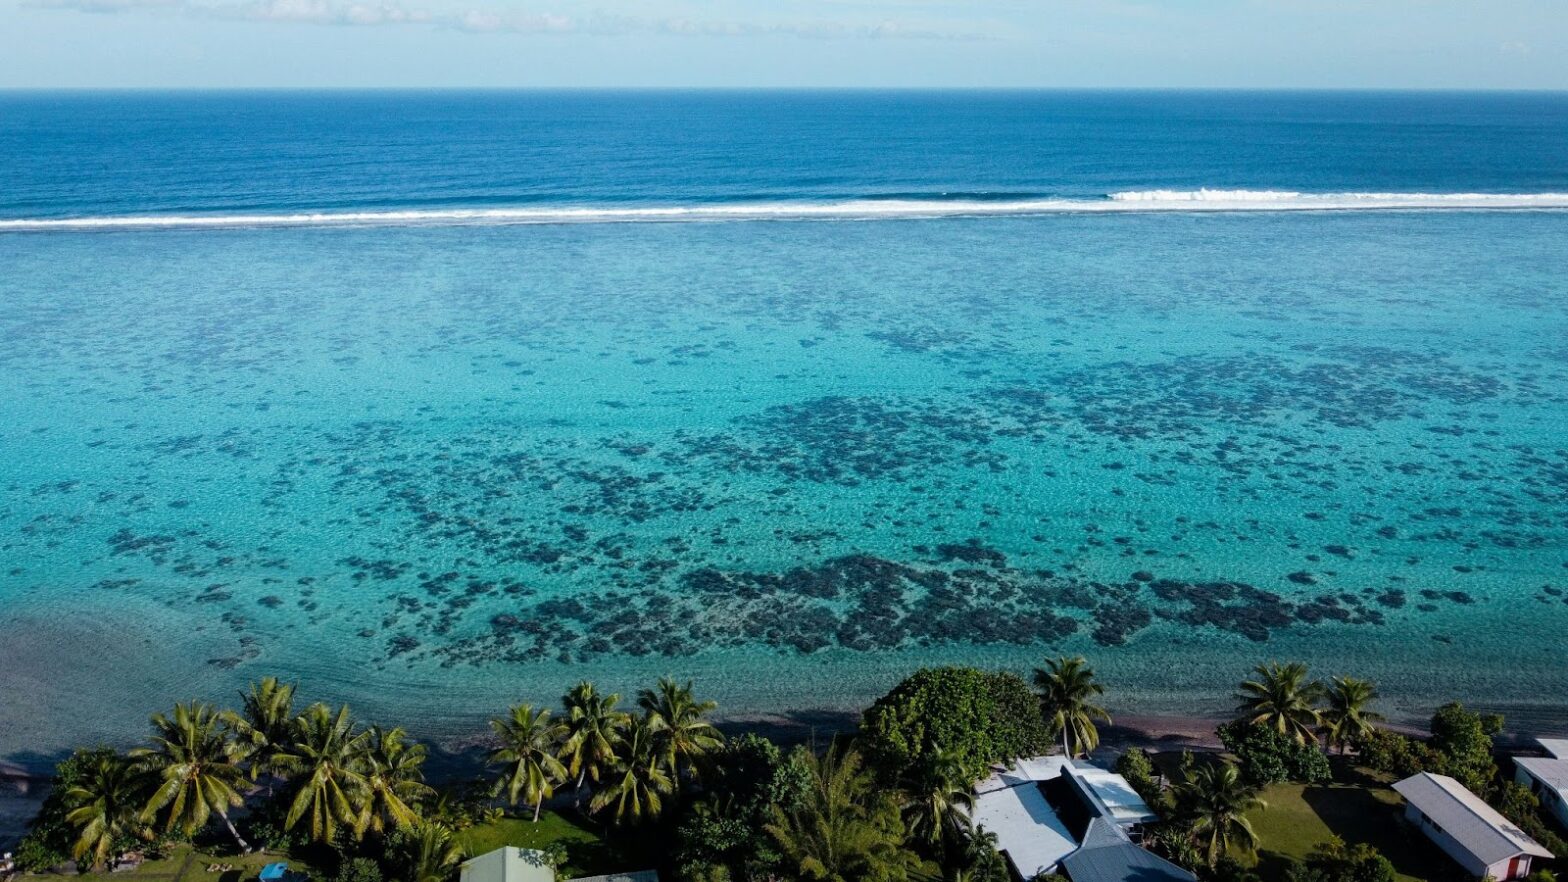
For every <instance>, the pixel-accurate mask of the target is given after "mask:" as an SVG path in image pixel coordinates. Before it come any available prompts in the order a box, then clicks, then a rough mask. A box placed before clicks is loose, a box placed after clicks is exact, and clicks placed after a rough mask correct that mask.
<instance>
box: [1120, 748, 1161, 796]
mask: <svg viewBox="0 0 1568 882" xmlns="http://www.w3.org/2000/svg"><path fill="white" fill-rule="evenodd" d="M1116 774H1118V775H1121V776H1122V777H1123V778H1126V779H1127V783H1128V784H1130V785H1132V789H1133V790H1134V791H1136V792H1137V794H1138V795H1139V796H1141V797H1143V801H1144V802H1145V803H1148V804H1149V805H1150V806H1154V807H1158V806H1159V805H1161V804H1162V803H1164V802H1165V791H1164V790H1162V789H1161V788H1160V782H1159V781H1158V780H1157V779H1156V778H1155V776H1154V762H1153V761H1152V760H1150V759H1149V753H1148V751H1145V750H1142V749H1140V748H1136V747H1135V748H1133V749H1132V750H1129V751H1127V752H1126V753H1124V754H1122V755H1121V756H1119V757H1117V758H1116Z"/></svg>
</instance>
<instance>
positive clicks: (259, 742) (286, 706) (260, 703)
mask: <svg viewBox="0 0 1568 882" xmlns="http://www.w3.org/2000/svg"><path fill="white" fill-rule="evenodd" d="M223 721H224V723H225V724H226V725H228V727H229V728H230V729H233V730H234V735H235V738H236V740H238V741H239V742H240V744H242V745H243V746H245V748H246V749H247V751H248V756H247V757H246V758H247V759H248V760H249V762H250V779H251V780H252V781H255V780H256V779H257V778H259V777H261V776H262V775H271V774H275V773H277V772H278V771H279V769H278V768H277V758H278V756H279V755H280V754H282V753H284V752H285V751H286V750H287V748H288V744H289V738H290V736H291V735H292V733H293V731H294V684H292V683H284V682H282V681H280V680H279V679H278V678H277V677H263V678H262V679H261V680H260V681H258V682H255V683H252V684H250V689H249V691H247V692H243V693H241V694H240V710H239V711H238V712H235V711H224V712H223ZM268 792H269V793H270V792H271V788H270V787H269V788H268Z"/></svg>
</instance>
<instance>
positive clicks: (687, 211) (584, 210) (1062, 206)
mask: <svg viewBox="0 0 1568 882" xmlns="http://www.w3.org/2000/svg"><path fill="white" fill-rule="evenodd" d="M1562 209H1568V193H1299V192H1294V191H1287V190H1212V189H1199V190H1128V191H1122V192H1116V193H1110V194H1107V195H1105V196H1103V197H1100V198H1093V199H1081V198H1080V199H1016V200H974V199H854V200H843V201H824V202H732V203H711V204H699V205H667V206H636V207H630V206H626V207H623V206H579V207H570V206H560V207H548V208H544V207H531V208H449V209H409V210H388V211H326V210H322V211H308V212H291V213H277V214H259V213H252V214H147V215H109V216H97V217H70V218H13V219H0V232H46V231H51V230H55V231H76V232H91V231H107V230H151V229H202V228H226V227H318V226H456V225H464V224H473V225H503V224H571V223H660V222H664V223H670V222H676V223H679V222H687V223H693V222H696V223H700V222H726V221H769V220H773V221H789V220H898V219H911V220H913V219H921V218H944V217H953V218H957V217H1003V216H1027V215H1044V214H1062V213H1075V212H1084V213H1089V212H1260V211H1275V212H1278V211H1380V210H1382V211H1541V210H1562Z"/></svg>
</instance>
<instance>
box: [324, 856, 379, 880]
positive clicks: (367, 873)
mask: <svg viewBox="0 0 1568 882" xmlns="http://www.w3.org/2000/svg"><path fill="white" fill-rule="evenodd" d="M333 882H382V876H381V865H380V864H378V863H376V862H375V861H373V860H371V859H370V858H363V857H357V858H349V859H348V860H346V861H344V862H343V864H342V866H340V867H338V874H337V875H336V876H334V877H333Z"/></svg>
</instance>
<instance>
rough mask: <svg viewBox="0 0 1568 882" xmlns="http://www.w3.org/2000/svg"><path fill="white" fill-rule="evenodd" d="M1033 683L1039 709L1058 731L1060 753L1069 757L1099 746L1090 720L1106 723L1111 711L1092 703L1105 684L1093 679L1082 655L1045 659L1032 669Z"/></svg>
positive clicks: (1092, 671) (1102, 692)
mask: <svg viewBox="0 0 1568 882" xmlns="http://www.w3.org/2000/svg"><path fill="white" fill-rule="evenodd" d="M1034 685H1035V687H1036V688H1038V689H1039V690H1040V711H1041V712H1042V713H1043V714H1045V718H1046V720H1048V721H1049V722H1050V723H1051V725H1052V726H1055V727H1056V728H1057V729H1058V730H1059V731H1060V732H1061V733H1062V753H1065V754H1066V755H1068V756H1069V757H1073V756H1077V755H1079V754H1080V753H1088V752H1090V751H1092V750H1094V749H1095V748H1096V747H1099V746H1100V730H1099V729H1097V728H1095V725H1094V721H1095V720H1097V719H1098V720H1104V721H1105V722H1106V723H1107V724H1108V723H1110V722H1111V714H1110V712H1109V711H1107V710H1106V709H1105V708H1103V707H1100V706H1099V705H1097V704H1094V703H1093V702H1094V699H1095V697H1096V696H1098V695H1103V694H1104V693H1105V687H1103V686H1101V685H1100V684H1099V683H1096V682H1094V669H1093V668H1091V667H1089V662H1088V661H1087V660H1086V659H1085V658H1084V657H1083V656H1078V657H1076V658H1056V659H1048V660H1047V661H1046V663H1045V667H1044V668H1035V669H1034Z"/></svg>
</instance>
